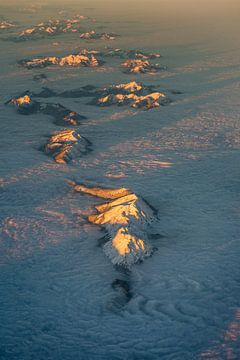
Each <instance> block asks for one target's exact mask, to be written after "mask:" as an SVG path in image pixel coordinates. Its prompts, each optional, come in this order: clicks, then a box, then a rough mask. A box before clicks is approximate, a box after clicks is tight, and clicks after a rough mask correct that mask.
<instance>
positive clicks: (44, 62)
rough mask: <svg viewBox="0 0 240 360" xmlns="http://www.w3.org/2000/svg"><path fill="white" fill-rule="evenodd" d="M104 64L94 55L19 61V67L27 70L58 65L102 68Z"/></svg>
mask: <svg viewBox="0 0 240 360" xmlns="http://www.w3.org/2000/svg"><path fill="white" fill-rule="evenodd" d="M101 64H102V62H99V61H98V60H97V59H96V57H95V56H94V55H93V54H90V56H87V55H82V54H81V53H79V54H76V55H72V54H70V55H67V56H63V57H56V56H50V57H42V58H36V59H31V60H27V59H24V60H21V61H19V65H21V66H23V67H25V68H27V69H33V68H44V67H47V66H51V65H58V66H73V67H81V66H82V67H97V66H100V65H101Z"/></svg>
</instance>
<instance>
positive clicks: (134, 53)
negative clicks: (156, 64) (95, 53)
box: [105, 49, 161, 60]
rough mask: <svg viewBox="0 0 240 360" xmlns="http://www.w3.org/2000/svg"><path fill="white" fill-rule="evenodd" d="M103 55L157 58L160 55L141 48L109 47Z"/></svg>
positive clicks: (145, 58) (122, 57)
mask: <svg viewBox="0 0 240 360" xmlns="http://www.w3.org/2000/svg"><path fill="white" fill-rule="evenodd" d="M105 56H111V57H119V58H121V59H141V60H148V59H158V58H160V57H161V55H160V54H159V53H148V52H145V51H141V50H122V49H109V50H108V51H107V52H106V54H105Z"/></svg>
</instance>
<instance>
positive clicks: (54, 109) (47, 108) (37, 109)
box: [6, 93, 86, 125]
mask: <svg viewBox="0 0 240 360" xmlns="http://www.w3.org/2000/svg"><path fill="white" fill-rule="evenodd" d="M6 104H12V105H15V106H16V107H17V110H18V112H19V113H21V114H24V115H30V114H36V113H42V114H45V115H50V116H52V117H53V118H54V120H55V121H54V123H55V124H56V125H78V124H79V123H80V120H82V119H86V117H85V116H81V115H79V114H78V113H76V112H75V111H71V110H69V109H67V108H65V107H64V106H63V105H61V104H52V103H40V102H38V101H35V100H33V99H32V97H31V95H30V94H28V93H27V94H25V95H22V96H20V97H18V98H13V99H11V100H9V101H8V102H7V103H6Z"/></svg>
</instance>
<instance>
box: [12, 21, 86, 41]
mask: <svg viewBox="0 0 240 360" xmlns="http://www.w3.org/2000/svg"><path fill="white" fill-rule="evenodd" d="M85 19H86V18H85V17H84V16H81V15H77V16H75V17H74V18H72V19H67V20H48V21H46V22H43V23H40V24H37V25H36V26H34V27H32V28H28V29H25V30H23V31H22V32H21V33H20V34H18V36H17V37H15V38H12V39H10V40H13V41H25V40H33V39H38V38H44V37H48V36H53V35H59V34H64V33H76V32H80V31H82V21H83V20H85Z"/></svg>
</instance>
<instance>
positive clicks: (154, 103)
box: [98, 92, 170, 109]
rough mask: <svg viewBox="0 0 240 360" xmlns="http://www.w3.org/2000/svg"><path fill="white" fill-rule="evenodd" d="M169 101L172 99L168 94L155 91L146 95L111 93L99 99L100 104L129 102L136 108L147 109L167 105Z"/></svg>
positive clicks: (123, 103)
mask: <svg viewBox="0 0 240 360" xmlns="http://www.w3.org/2000/svg"><path fill="white" fill-rule="evenodd" d="M169 102H170V100H169V99H168V98H167V97H166V95H165V94H163V93H160V92H155V93H151V94H147V95H144V96H138V95H136V94H134V93H130V94H128V95H123V94H110V95H107V96H105V97H102V98H100V99H98V105H101V106H108V105H114V104H116V105H125V104H129V105H130V106H132V107H134V108H141V107H145V108H146V109H151V108H153V107H158V106H160V105H166V104H168V103H169Z"/></svg>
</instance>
